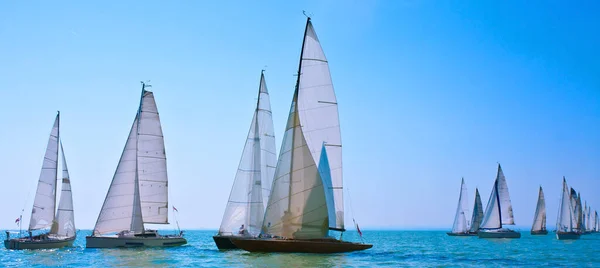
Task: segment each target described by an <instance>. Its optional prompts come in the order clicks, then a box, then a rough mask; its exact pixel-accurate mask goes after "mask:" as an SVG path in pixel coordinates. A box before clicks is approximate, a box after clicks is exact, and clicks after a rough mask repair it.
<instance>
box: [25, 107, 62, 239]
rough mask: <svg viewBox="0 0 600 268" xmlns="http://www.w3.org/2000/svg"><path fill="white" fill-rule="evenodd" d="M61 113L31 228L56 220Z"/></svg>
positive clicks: (48, 149) (52, 135) (44, 165)
mask: <svg viewBox="0 0 600 268" xmlns="http://www.w3.org/2000/svg"><path fill="white" fill-rule="evenodd" d="M59 125H60V113H58V114H57V115H56V119H55V120H54V124H53V126H52V130H51V132H50V137H49V138H48V144H47V146H46V153H45V155H44V160H43V163H42V168H41V172H40V177H39V180H38V185H37V189H36V194H35V199H34V201H33V208H32V209H31V218H30V221H29V230H38V229H44V228H48V227H51V226H52V224H53V222H54V220H55V214H54V213H55V209H56V186H57V185H56V183H57V172H58V144H59Z"/></svg>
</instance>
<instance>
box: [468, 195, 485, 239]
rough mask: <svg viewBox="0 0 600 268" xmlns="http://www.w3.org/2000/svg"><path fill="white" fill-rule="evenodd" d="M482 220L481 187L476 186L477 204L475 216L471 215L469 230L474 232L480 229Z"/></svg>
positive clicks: (475, 205)
mask: <svg viewBox="0 0 600 268" xmlns="http://www.w3.org/2000/svg"><path fill="white" fill-rule="evenodd" d="M481 220H483V205H482V204H481V197H480V196H479V189H477V188H475V204H474V205H473V216H472V217H471V229H470V230H469V232H472V233H474V232H477V231H479V225H481Z"/></svg>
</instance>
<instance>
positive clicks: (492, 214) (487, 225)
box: [480, 179, 502, 229]
mask: <svg viewBox="0 0 600 268" xmlns="http://www.w3.org/2000/svg"><path fill="white" fill-rule="evenodd" d="M500 213H501V211H500V203H499V197H498V179H496V181H494V187H493V188H492V193H491V194H490V198H489V199H488V203H487V206H486V208H485V214H484V215H483V220H482V222H481V226H480V228H481V229H496V228H502V216H501V215H500Z"/></svg>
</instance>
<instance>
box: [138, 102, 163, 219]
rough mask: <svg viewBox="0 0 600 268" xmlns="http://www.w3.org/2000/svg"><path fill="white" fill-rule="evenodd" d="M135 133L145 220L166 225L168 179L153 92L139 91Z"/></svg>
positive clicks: (141, 200) (161, 134) (141, 199)
mask: <svg viewBox="0 0 600 268" xmlns="http://www.w3.org/2000/svg"><path fill="white" fill-rule="evenodd" d="M139 117H140V120H139V122H138V124H139V126H138V130H137V131H138V136H137V147H138V148H137V154H138V155H137V162H138V163H137V165H138V181H139V192H140V202H141V208H142V216H143V221H144V223H154V224H168V223H169V218H168V215H169V209H168V178H167V157H166V153H165V143H164V138H163V133H162V128H161V125H160V117H159V115H158V109H157V107H156V102H155V100H154V94H153V93H152V92H150V91H146V90H142V101H141V106H140V115H139Z"/></svg>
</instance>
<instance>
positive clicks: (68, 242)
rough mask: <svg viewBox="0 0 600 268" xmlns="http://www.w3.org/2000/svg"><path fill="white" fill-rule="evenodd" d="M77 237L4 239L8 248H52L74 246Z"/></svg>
mask: <svg viewBox="0 0 600 268" xmlns="http://www.w3.org/2000/svg"><path fill="white" fill-rule="evenodd" d="M73 242H75V237H69V238H65V239H49V240H29V239H27V238H21V239H19V238H13V239H9V240H4V247H6V249H52V248H63V247H72V246H73Z"/></svg>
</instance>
